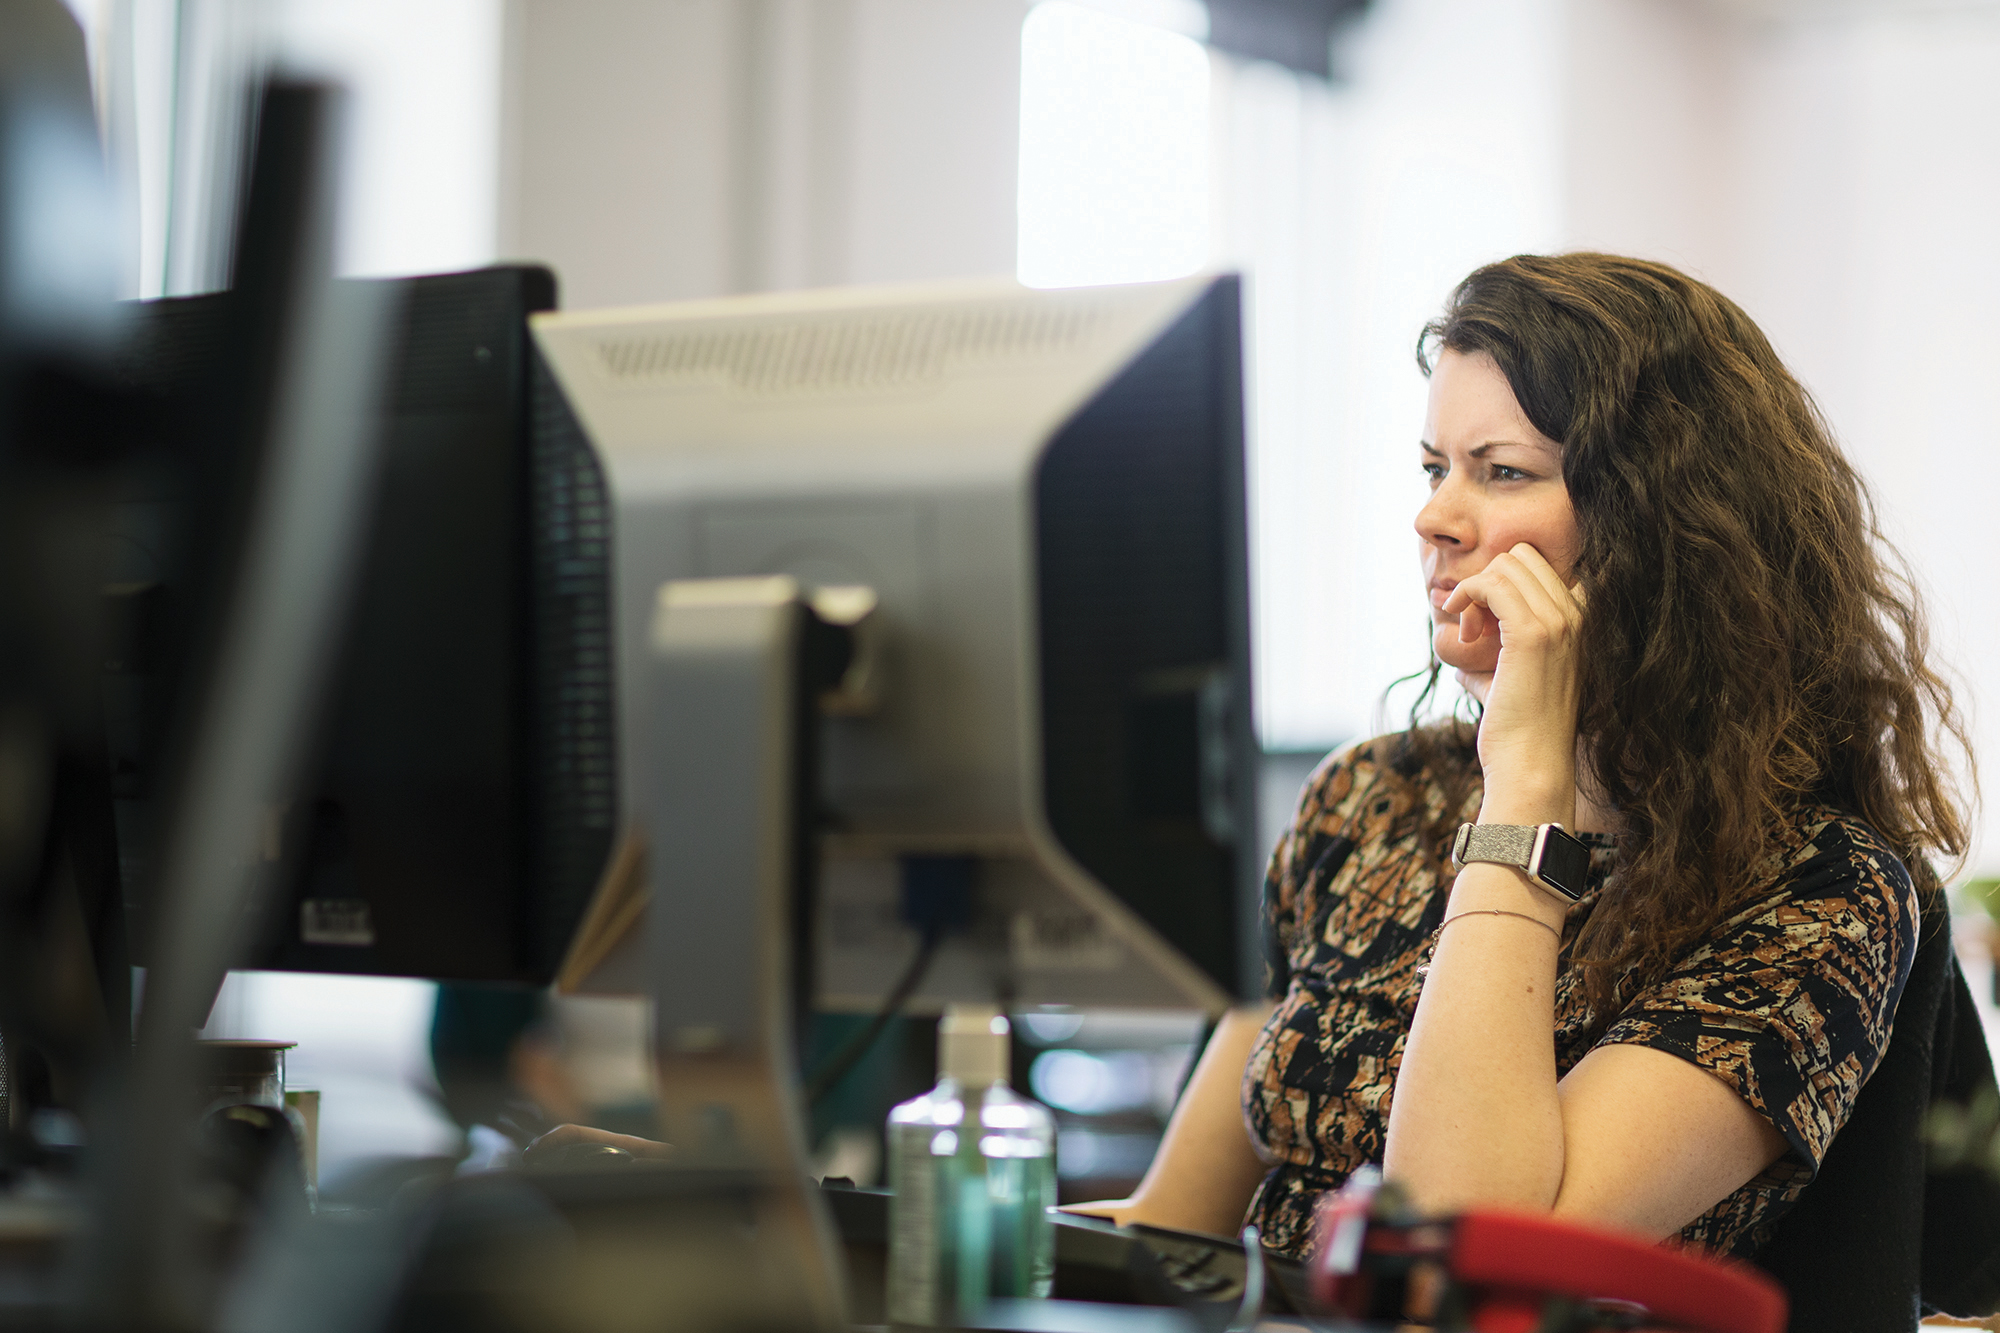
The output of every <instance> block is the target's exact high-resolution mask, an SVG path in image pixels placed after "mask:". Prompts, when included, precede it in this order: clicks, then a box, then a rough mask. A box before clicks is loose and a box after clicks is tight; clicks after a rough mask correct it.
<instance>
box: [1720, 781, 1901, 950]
mask: <svg viewBox="0 0 2000 1333" xmlns="http://www.w3.org/2000/svg"><path fill="white" fill-rule="evenodd" d="M1755 881H1756V889H1755V890H1754V891H1753V892H1752V893H1750V894H1748V895H1746V897H1745V899H1744V901H1743V902H1742V903H1741V904H1740V905H1739V907H1738V908H1737V910H1736V911H1735V912H1734V913H1732V917H1731V920H1730V921H1725V922H1724V923H1722V924H1723V929H1724V931H1725V932H1726V931H1727V930H1728V929H1729V927H1730V926H1731V925H1732V924H1734V925H1736V926H1737V927H1738V928H1742V927H1750V926H1753V925H1761V926H1762V927H1763V928H1764V929H1765V930H1766V931H1768V932H1770V933H1771V934H1772V938H1773V941H1774V944H1775V943H1777V942H1782V943H1783V944H1784V946H1785V949H1784V951H1786V952H1806V953H1818V952H1821V951H1824V950H1826V949H1834V950H1837V951H1838V950H1845V949H1850V948H1854V947H1860V948H1863V949H1864V950H1866V951H1867V952H1869V953H1870V954H1872V955H1876V956H1877V961H1878V964H1879V965H1880V966H1881V967H1882V968H1884V969H1886V970H1888V971H1890V972H1893V973H1897V974H1900V973H1901V972H1904V971H1907V969H1908V966H1909V960H1910V957H1911V953H1912V949H1913V946H1914V944H1915V941H1916V937H1917V933H1918V928H1919V924H1920V921H1921V917H1922V911H1923V903H1922V901H1921V898H1920V896H1919V894H1918V890H1917V887H1916V883H1915V881H1914V879H1913V878H1912V876H1911V874H1910V869H1909V867H1908V866H1907V865H1905V864H1904V862H1903V858H1902V857H1901V856H1900V855H1898V854H1897V852H1896V849H1895V847H1894V846H1893V845H1892V844H1891V843H1890V842H1889V840H1888V839H1887V838H1885V837H1884V836H1883V835H1882V834H1881V833H1880V832H1879V831H1878V830H1877V829H1875V828H1874V826H1872V825H1871V824H1869V823H1868V822H1867V821H1866V820H1864V819H1862V818H1860V817H1859V816H1857V815H1855V814H1853V813H1852V812H1850V811H1846V810H1841V809H1837V808H1834V807H1832V806H1826V805H1818V804H1810V803H1805V804H1801V805H1799V806H1797V807H1795V808H1794V809H1792V810H1791V811H1789V812H1788V813H1787V815H1786V816H1785V818H1784V820H1783V822H1782V824H1781V826H1780V827H1779V828H1778V830H1777V831H1776V835H1775V836H1774V837H1773V839H1772V844H1771V850H1770V851H1769V853H1768V854H1767V856H1766V858H1765V860H1764V863H1763V865H1762V866H1761V867H1760V873H1759V874H1758V875H1757V876H1756V877H1755Z"/></svg>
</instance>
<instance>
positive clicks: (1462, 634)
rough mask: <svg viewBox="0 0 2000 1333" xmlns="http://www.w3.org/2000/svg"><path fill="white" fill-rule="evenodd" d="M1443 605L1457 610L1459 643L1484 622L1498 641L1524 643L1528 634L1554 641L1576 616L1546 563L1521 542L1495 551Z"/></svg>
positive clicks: (1478, 634) (1479, 633)
mask: <svg viewBox="0 0 2000 1333" xmlns="http://www.w3.org/2000/svg"><path fill="white" fill-rule="evenodd" d="M1516 552H1525V553H1526V556H1527V557H1529V558H1524V557H1523V556H1522V555H1519V554H1516ZM1530 558H1531V559H1530ZM1531 560H1532V563H1531ZM1536 565H1539V566H1540V569H1539V570H1537V569H1536V568H1535V566H1536ZM1544 575H1546V579H1545V578H1544ZM1551 584H1553V587H1551V586H1550V585H1551ZM1444 609H1445V610H1446V611H1456V612H1458V615H1459V641H1460V642H1462V643H1472V642H1475V641H1476V640H1478V639H1480V638H1482V637H1483V636H1484V635H1485V634H1486V633H1487V632H1488V624H1489V622H1497V623H1498V626H1499V629H1500V636H1501V640H1502V642H1503V643H1506V642H1508V641H1510V640H1511V641H1513V642H1515V643H1517V644H1521V645H1525V642H1526V640H1527V639H1528V638H1530V637H1533V638H1539V639H1544V640H1547V641H1559V640H1561V639H1562V638H1563V637H1565V636H1566V634H1567V633H1568V631H1569V630H1570V629H1571V628H1572V627H1573V626H1574V625H1575V624H1576V622H1577V620H1578V619H1579V618H1580V616H1581V610H1580V608H1579V607H1578V606H1577V605H1576V603H1575V601H1574V599H1573V598H1572V597H1571V596H1570V594H1569V591H1568V589H1567V588H1565V587H1564V586H1563V584H1562V581H1561V579H1559V578H1557V577H1556V575H1555V571H1554V570H1553V569H1550V568H1549V566H1548V562H1547V561H1546V560H1543V559H1542V557H1541V554H1540V553H1539V552H1537V551H1536V550H1535V549H1534V548H1533V547H1531V546H1525V545H1524V546H1520V547H1516V548H1515V551H1509V552H1503V553H1502V554H1500V555H1497V556H1495V557H1494V558H1493V560H1492V562H1491V563H1489V564H1488V565H1487V566H1486V568H1485V569H1483V570H1481V571H1480V572H1479V573H1477V574H1475V575H1473V576H1472V577H1471V578H1469V579H1466V580H1465V581H1464V582H1462V583H1460V584H1459V585H1458V586H1457V587H1456V588H1454V589H1452V592H1451V596H1450V597H1448V598H1447V599H1446V600H1445V604H1444Z"/></svg>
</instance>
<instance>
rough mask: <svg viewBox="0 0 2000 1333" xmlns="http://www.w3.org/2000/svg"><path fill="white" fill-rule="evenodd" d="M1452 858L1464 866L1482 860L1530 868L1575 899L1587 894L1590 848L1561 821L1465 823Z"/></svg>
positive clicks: (1551, 888) (1556, 891)
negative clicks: (1540, 822)
mask: <svg viewBox="0 0 2000 1333" xmlns="http://www.w3.org/2000/svg"><path fill="white" fill-rule="evenodd" d="M1451 859H1452V864H1453V865H1456V866H1460V867H1463V866H1465V865H1468V864H1470V863H1472V862H1475V861H1482V862H1488V863H1491V864H1494V865H1504V866H1512V867H1513V868H1514V869H1516V870H1523V871H1526V872H1527V873H1528V875H1529V877H1530V878H1532V879H1534V880H1535V882H1537V883H1538V884H1541V885H1542V886H1543V887H1544V888H1546V889H1548V890H1549V891H1550V892H1552V893H1554V894H1556V895H1558V896H1559V897H1562V898H1566V899H1568V900H1569V901H1571V902H1575V901H1576V900H1577V899H1578V898H1580V897H1582V896H1583V891H1584V887H1585V885H1586V883H1587V882H1588V877H1589V873H1590V848H1588V847H1587V846H1585V845H1584V844H1583V843H1581V842H1579V841H1577V839H1576V838H1574V837H1572V836H1571V835H1570V834H1569V832H1568V831H1567V830H1565V829H1564V828H1563V826H1562V825H1561V824H1461V825H1459V826H1458V836H1457V837H1456V838H1455V839H1453V840H1452V848H1451Z"/></svg>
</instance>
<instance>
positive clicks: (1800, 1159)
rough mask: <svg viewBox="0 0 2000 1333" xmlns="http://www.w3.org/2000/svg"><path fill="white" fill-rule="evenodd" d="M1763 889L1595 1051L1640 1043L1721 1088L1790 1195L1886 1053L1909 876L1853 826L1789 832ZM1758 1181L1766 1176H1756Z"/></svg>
mask: <svg viewBox="0 0 2000 1333" xmlns="http://www.w3.org/2000/svg"><path fill="white" fill-rule="evenodd" d="M1801 832H1802V834H1803V841H1802V842H1801V843H1799V844H1796V845H1794V846H1793V847H1792V848H1791V849H1790V850H1789V851H1788V852H1787V853H1786V854H1785V865H1784V866H1783V867H1782V868H1781V869H1780V871H1779V874H1778V876H1777V878H1776V880H1775V887H1774V888H1773V889H1772V890H1771V891H1770V892H1769V893H1768V894H1765V895H1762V896H1760V897H1759V898H1758V899H1757V900H1756V901H1754V902H1752V903H1749V904H1746V905H1745V906H1744V907H1742V908H1740V909H1739V910H1737V911H1736V912H1734V913H1732V914H1731V915H1730V916H1729V917H1728V918H1727V919H1725V920H1724V921H1723V922H1721V923H1720V924H1719V925H1718V926H1717V927H1716V928H1715V929H1714V930H1713V931H1711V932H1710V934H1709V936H1708V937H1707V939H1706V940H1704V941H1703V942H1702V944H1701V945H1699V946H1698V947H1697V948H1695V949H1694V950H1693V951H1692V952H1690V953H1689V954H1688V955H1687V956H1686V957H1685V958H1684V959H1683V960H1682V961H1681V962H1680V963H1679V964H1678V965H1677V966H1676V967H1675V968H1674V969H1673V970H1672V972H1671V973H1669V974H1668V976H1667V977H1666V978H1665V979H1663V980H1662V981H1660V982H1659V983H1658V984H1657V985H1655V986H1653V987H1652V988H1650V989H1649V990H1647V991H1645V992H1643V993H1642V994H1641V995H1639V996H1638V997H1637V998H1636V999H1635V1000H1634V1001H1633V1002H1632V1004H1631V1005H1629V1006H1628V1007H1627V1008H1626V1009H1625V1011H1624V1012H1623V1013H1622V1014H1620V1015H1619V1017H1618V1018H1617V1019H1616V1020H1615V1021H1614V1022H1613V1023H1612V1024H1611V1026H1610V1027H1609V1028H1608V1029H1607V1030H1606V1032H1605V1034H1604V1036H1603V1037H1602V1039H1601V1040H1600V1042H1599V1044H1600V1045H1608V1044H1626V1045H1638V1046H1650V1047H1653V1048H1655V1049H1658V1050H1662V1051H1666V1052H1668V1053H1669V1054H1672V1055H1677V1056H1679V1057H1681V1058H1682V1059H1684V1060H1687V1061H1689V1062H1691V1063H1693V1064H1696V1065H1699V1066H1700V1067H1701V1068H1703V1069H1706V1070H1708V1071H1709V1072H1710V1073H1712V1074H1714V1075H1716V1076H1717V1077H1718V1078H1720V1079H1722V1080H1723V1081H1724V1082H1725V1083H1728V1084H1729V1085H1730V1086H1731V1087H1732V1088H1734V1089H1736V1091H1737V1093H1738V1094H1739V1095H1740V1096H1742V1098H1743V1099H1744V1101H1746V1102H1748V1103H1749V1104H1750V1105H1751V1107H1753V1108H1754V1109H1755V1110H1757V1111H1758V1112H1759V1113H1760V1114H1762V1115H1763V1116H1764V1117H1765V1118H1766V1119H1768V1120H1769V1121H1770V1122H1771V1124H1772V1125H1773V1126H1774V1127H1776V1129H1777V1130H1778V1131H1779V1132H1780V1133H1781V1134H1783V1135H1784V1136H1785V1140H1786V1142H1787V1143H1788V1144H1789V1145H1790V1146H1791V1159H1792V1160H1790V1161H1789V1162H1787V1161H1783V1160H1781V1162H1780V1163H1779V1164H1778V1167H1777V1168H1775V1170H1776V1172H1777V1174H1779V1175H1789V1176H1790V1177H1791V1178H1792V1180H1791V1183H1792V1184H1793V1185H1795V1186H1796V1185H1798V1184H1802V1183H1803V1181H1804V1180H1805V1179H1809V1178H1810V1177H1811V1175H1812V1174H1814V1173H1816V1172H1817V1171H1818V1169H1819V1164H1820V1161H1821V1159H1822V1158H1824V1156H1825V1155H1826V1150H1827V1147H1828V1145H1830V1144H1831V1143H1832V1142H1833V1138H1834V1135H1836V1134H1837V1133H1839V1132H1840V1129H1841V1126H1843V1125H1844V1124H1846V1123H1847V1117H1848V1115H1849V1113H1850V1112H1851V1111H1852V1110H1853V1107H1854V1101H1855V1098H1856V1096H1857V1095H1858V1094H1859V1093H1860V1091H1861V1087H1862V1085H1863V1084H1864V1083H1866V1082H1867V1081H1868V1078H1869V1076H1870V1075H1871V1074H1873V1073H1874V1072H1875V1066H1876V1065H1877V1064H1878V1063H1879V1062H1880V1061H1881V1059H1882V1055H1883V1053H1884V1052H1885V1051H1886V1050H1887V1049H1888V1045H1889V1034H1890V1029H1891V1027H1892V1025H1893V1023H1894V1020H1895V1015H1896V1006H1897V1003H1898V1001H1899V1000H1900V999H1901V997H1902V992H1903V984H1904V982H1905V981H1906V980H1907V979H1908V977H1909V973H1910V963H1911V960H1912V959H1913V958H1914V957H1915V954H1916V940H1917V923H1918V918H1919V911H1918V903H1917V897H1916V892H1915V890H1914V888H1913V887H1912V884H1911V881H1910V876H1909V872H1908V870H1907V869H1906V868H1905V867H1904V865H1903V863H1902V861H1901V860H1900V859H1899V858H1897V856H1896V855H1895V854H1894V853H1893V852H1891V851H1890V850H1889V848H1888V847H1887V846H1886V845H1885V844H1884V843H1883V842H1882V841H1881V839H1880V837H1879V836H1878V835H1876V834H1875V832H1874V831H1873V830H1872V829H1869V828H1868V827H1867V826H1866V825H1863V824H1860V823H1858V822H1856V821H1853V820H1849V819H1843V818H1836V817H1827V818H1824V819H1822V820H1820V821H1819V822H1817V823H1813V824H1809V825H1807V826H1806V827H1804V828H1803V829H1802V830H1801ZM1767 1174H1768V1173H1767Z"/></svg>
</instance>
